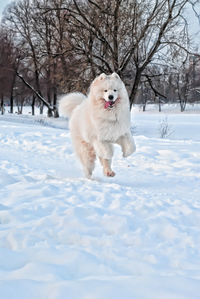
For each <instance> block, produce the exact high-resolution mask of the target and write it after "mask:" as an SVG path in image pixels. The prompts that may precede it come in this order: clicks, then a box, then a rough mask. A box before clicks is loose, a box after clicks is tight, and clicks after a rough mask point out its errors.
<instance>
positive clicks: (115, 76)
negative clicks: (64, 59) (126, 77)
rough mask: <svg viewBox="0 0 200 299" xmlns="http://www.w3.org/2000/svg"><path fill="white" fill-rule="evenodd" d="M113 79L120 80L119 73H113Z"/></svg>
mask: <svg viewBox="0 0 200 299" xmlns="http://www.w3.org/2000/svg"><path fill="white" fill-rule="evenodd" d="M111 77H112V78H115V79H120V76H119V75H118V74H117V73H112V75H111Z"/></svg>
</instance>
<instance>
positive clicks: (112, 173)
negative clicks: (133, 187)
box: [104, 170, 115, 177]
mask: <svg viewBox="0 0 200 299" xmlns="http://www.w3.org/2000/svg"><path fill="white" fill-rule="evenodd" d="M104 174H105V176H108V177H114V176H115V172H114V171H112V170H106V171H104Z"/></svg>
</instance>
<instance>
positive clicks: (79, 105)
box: [59, 73, 136, 178]
mask: <svg viewBox="0 0 200 299" xmlns="http://www.w3.org/2000/svg"><path fill="white" fill-rule="evenodd" d="M59 112H60V114H61V115H63V116H67V117H70V122H69V128H70V131H71V137H72V142H73V146H74V149H75V152H76V154H77V156H78V157H79V159H80V161H81V163H82V165H83V170H84V173H85V175H86V177H88V178H90V177H91V175H92V171H93V170H94V166H95V159H96V156H98V157H99V160H100V162H101V164H102V166H103V172H104V174H105V175H106V176H110V177H112V176H114V175H115V173H114V171H112V169H111V161H112V156H113V145H112V144H113V143H116V144H119V145H120V146H121V148H122V152H123V157H127V156H129V155H131V154H132V153H133V152H134V151H135V149H136V147H135V143H134V140H133V137H132V135H131V132H130V109H129V98H128V94H127V91H126V88H125V85H124V83H123V82H122V80H121V79H120V77H119V76H118V74H116V73H113V74H112V75H109V76H107V75H105V74H104V73H103V74H101V75H100V76H98V77H97V78H96V79H95V80H94V81H93V82H92V84H91V86H90V91H89V94H88V97H86V96H85V95H83V94H82V93H71V94H68V95H66V96H64V97H63V98H62V99H61V100H60V102H59Z"/></svg>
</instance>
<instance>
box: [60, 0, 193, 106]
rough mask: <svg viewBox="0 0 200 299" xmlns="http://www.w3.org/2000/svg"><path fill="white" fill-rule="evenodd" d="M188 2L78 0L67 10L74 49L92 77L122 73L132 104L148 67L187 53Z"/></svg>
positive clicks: (66, 8)
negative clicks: (82, 59) (184, 10)
mask: <svg viewBox="0 0 200 299" xmlns="http://www.w3.org/2000/svg"><path fill="white" fill-rule="evenodd" d="M187 3H189V1H188V0H173V1H169V0H154V1H152V0H151V1H150V0H145V1H142V2H141V1H129V0H126V1H121V0H111V1H100V0H93V1H92V0H87V1H84V2H83V1H77V0H73V1H72V4H71V5H70V6H66V7H65V10H66V11H67V17H68V21H69V22H70V25H71V27H72V28H73V31H72V33H71V42H72V45H73V49H74V51H75V53H77V55H80V56H83V57H85V59H86V61H87V63H88V65H89V69H90V71H91V72H92V74H95V73H98V72H99V71H104V72H112V71H116V72H118V73H119V74H120V75H121V76H122V78H123V79H124V80H125V81H126V82H127V83H129V85H130V87H129V93H130V104H131V105H132V104H133V102H134V101H135V98H136V95H137V90H138V87H139V84H140V81H141V77H142V75H143V73H144V71H146V68H147V66H148V65H150V64H152V63H156V62H157V61H158V59H159V60H160V59H163V60H167V57H169V56H170V55H171V54H172V52H176V54H178V53H179V52H184V51H185V50H187V48H188V46H189V44H188V35H187V26H186V25H187V23H186V20H185V19H184V18H183V17H182V11H183V9H184V7H185V5H186V4H187ZM183 45H184V46H183ZM128 79H129V80H128Z"/></svg>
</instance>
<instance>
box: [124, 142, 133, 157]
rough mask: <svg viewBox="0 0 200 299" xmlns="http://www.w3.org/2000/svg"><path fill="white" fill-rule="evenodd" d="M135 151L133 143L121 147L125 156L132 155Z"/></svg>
mask: <svg viewBox="0 0 200 299" xmlns="http://www.w3.org/2000/svg"><path fill="white" fill-rule="evenodd" d="M135 151H136V146H135V144H134V143H133V144H131V145H130V146H128V147H127V148H126V149H123V157H124V158H127V157H128V156H130V155H132V154H133V153H134V152H135Z"/></svg>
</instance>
